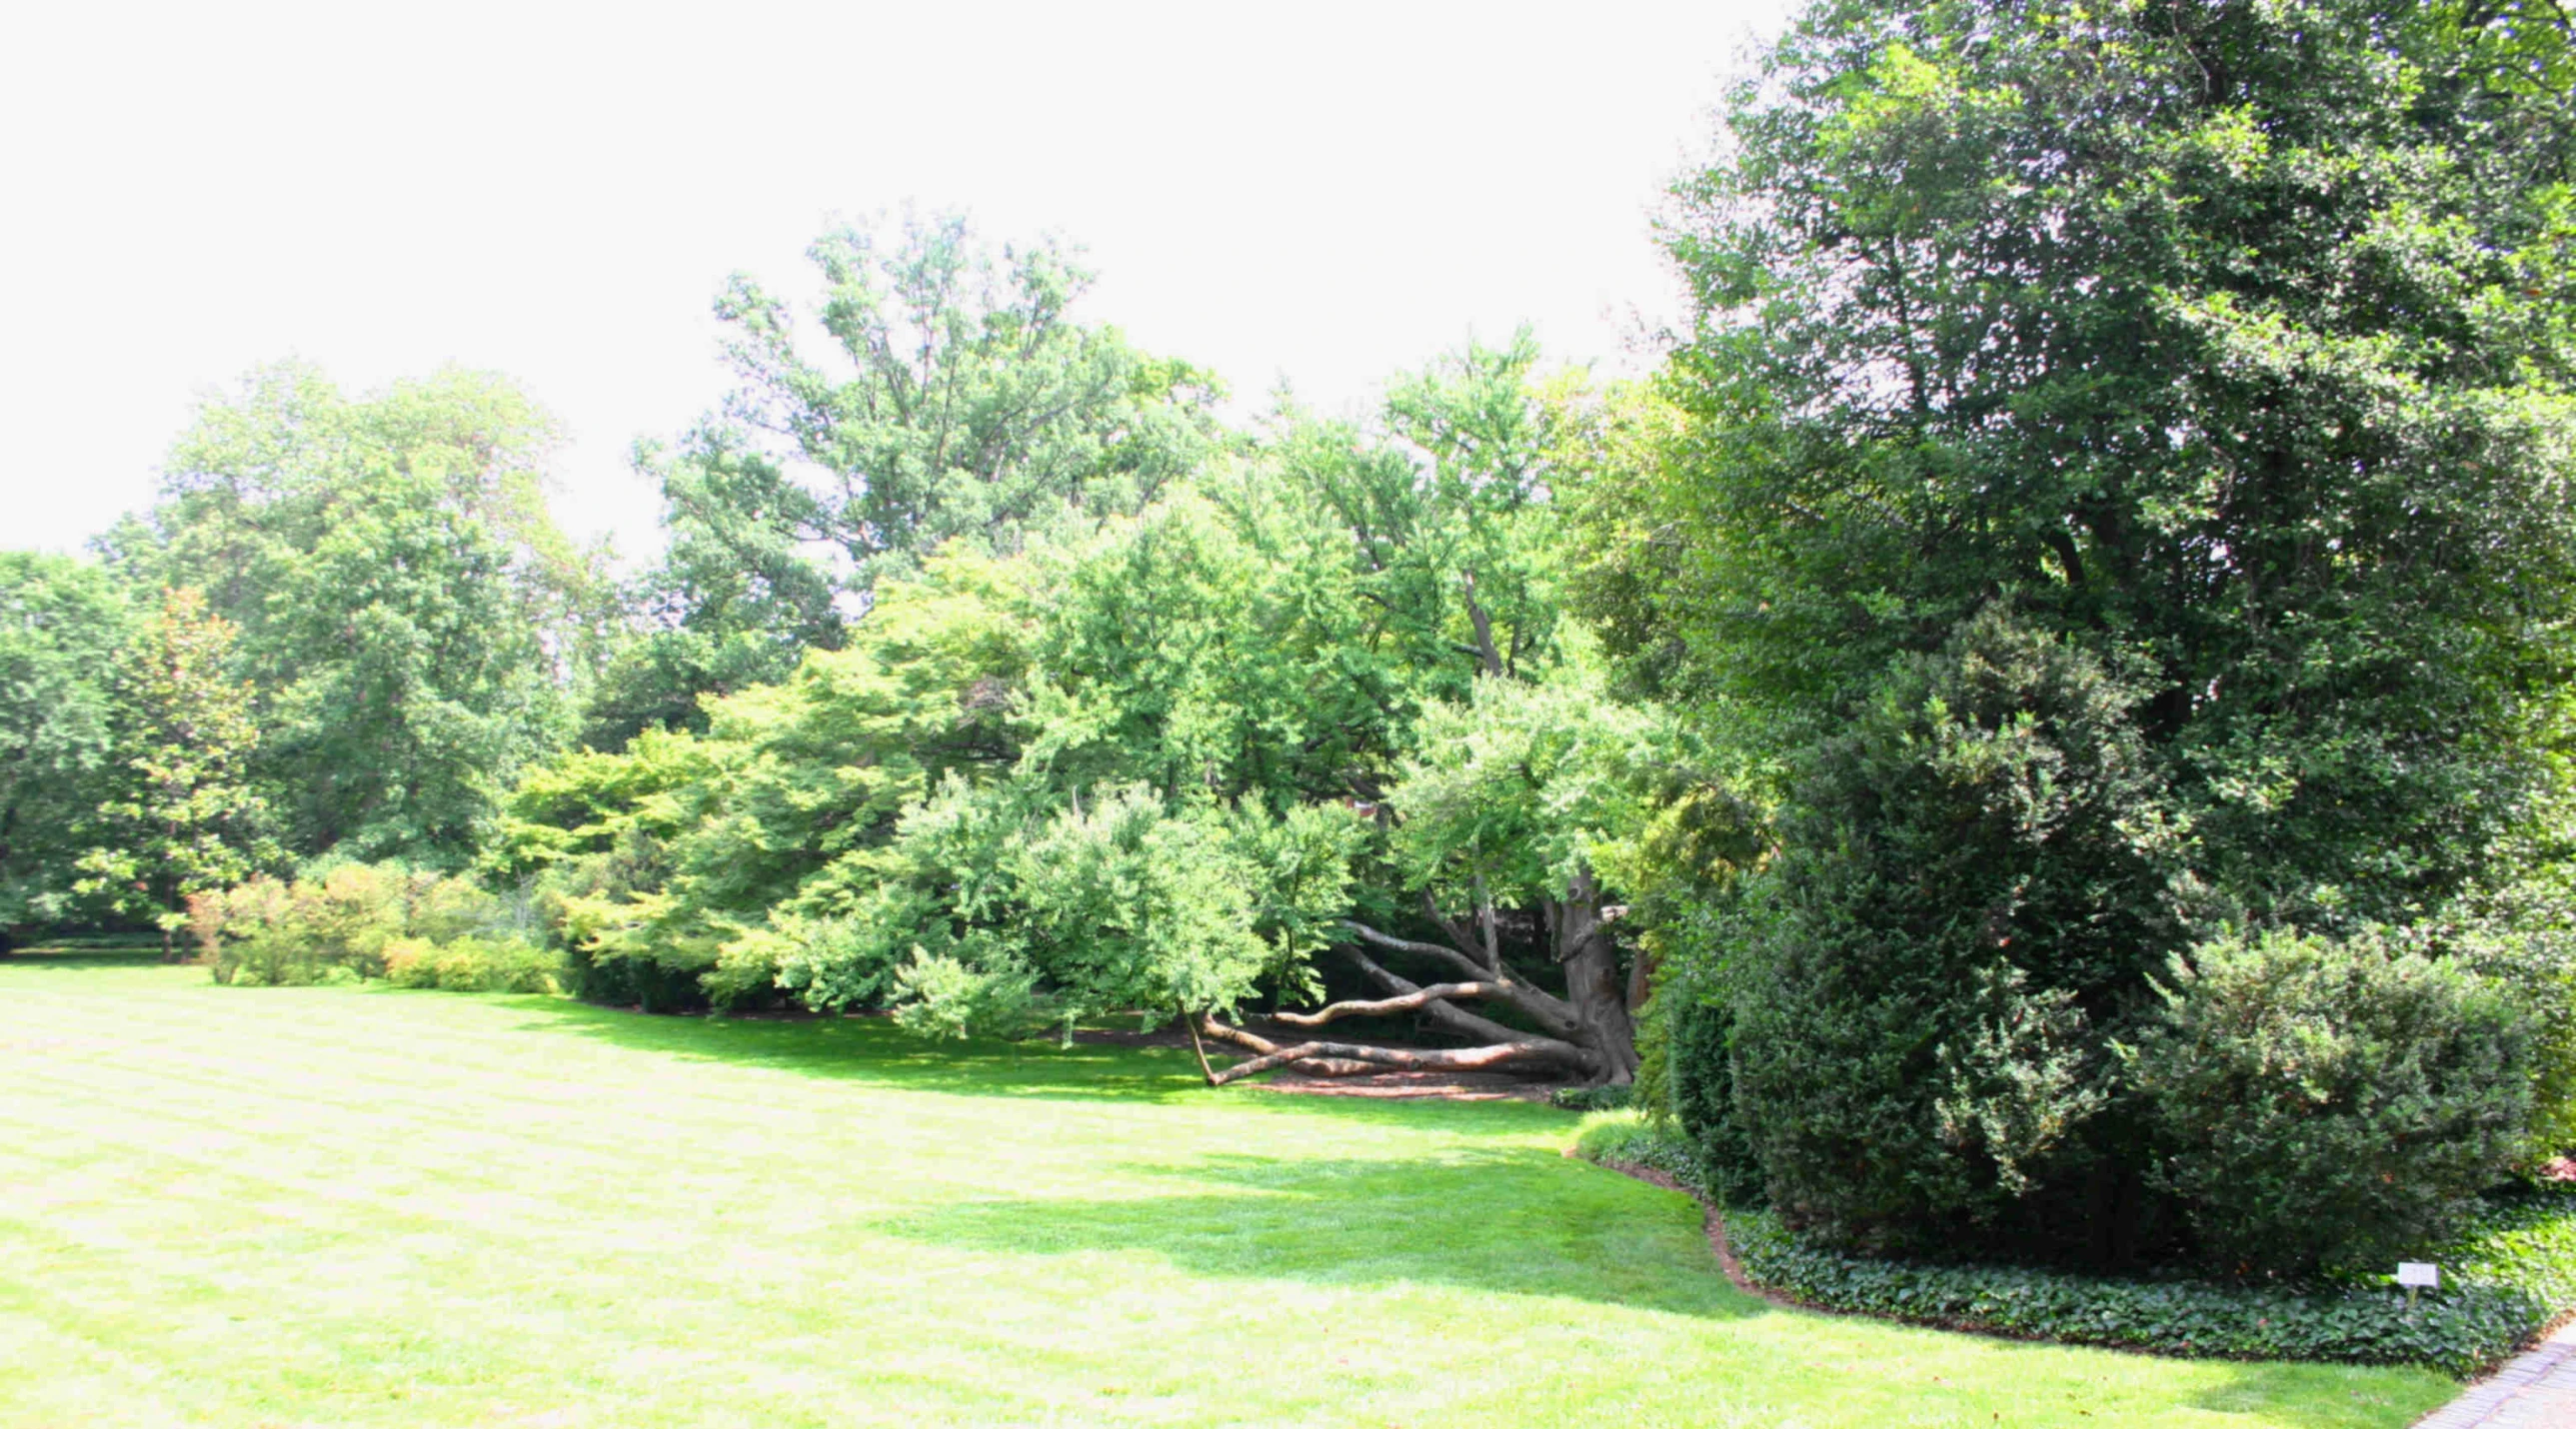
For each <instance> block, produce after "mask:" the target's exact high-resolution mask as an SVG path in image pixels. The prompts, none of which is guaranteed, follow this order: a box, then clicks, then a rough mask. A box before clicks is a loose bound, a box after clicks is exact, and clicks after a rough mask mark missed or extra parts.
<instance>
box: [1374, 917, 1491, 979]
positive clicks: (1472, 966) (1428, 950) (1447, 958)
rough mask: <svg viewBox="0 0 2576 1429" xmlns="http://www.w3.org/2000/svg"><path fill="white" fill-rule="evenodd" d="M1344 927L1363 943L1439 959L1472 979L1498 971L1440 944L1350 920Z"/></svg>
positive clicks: (1488, 975) (1484, 976)
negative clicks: (1417, 939) (1386, 931)
mask: <svg viewBox="0 0 2576 1429" xmlns="http://www.w3.org/2000/svg"><path fill="white" fill-rule="evenodd" d="M1342 926H1343V927H1344V928H1346V929H1348V930H1350V932H1351V933H1352V934H1353V935H1354V936H1356V937H1358V938H1360V939H1362V940H1363V941H1366V942H1371V943H1375V944H1377V945H1378V946H1379V947H1381V948H1386V949H1389V950H1390V951H1393V952H1399V953H1418V954H1420V955H1421V956H1423V957H1426V958H1438V959H1439V960H1440V961H1442V962H1444V963H1447V964H1449V965H1450V966H1451V967H1454V968H1456V969H1458V970H1459V971H1461V972H1463V973H1465V974H1467V976H1469V977H1471V978H1478V979H1482V978H1487V977H1491V976H1492V975H1493V974H1494V972H1495V971H1496V970H1495V969H1493V968H1489V967H1485V966H1483V965H1482V964H1480V963H1478V962H1477V961H1476V960H1475V959H1474V958H1471V957H1469V956H1467V955H1466V954H1465V953H1463V952H1460V951H1459V950H1458V949H1456V948H1449V947H1443V946H1441V945H1440V944H1438V943H1417V942H1415V941H1413V940H1412V939H1411V938H1399V937H1396V936H1395V935H1393V934H1391V933H1381V932H1379V931H1378V930H1377V929H1375V928H1372V927H1370V926H1369V925H1368V924H1366V923H1357V922H1353V921H1352V920H1350V919H1348V918H1345V919H1343V920H1342Z"/></svg>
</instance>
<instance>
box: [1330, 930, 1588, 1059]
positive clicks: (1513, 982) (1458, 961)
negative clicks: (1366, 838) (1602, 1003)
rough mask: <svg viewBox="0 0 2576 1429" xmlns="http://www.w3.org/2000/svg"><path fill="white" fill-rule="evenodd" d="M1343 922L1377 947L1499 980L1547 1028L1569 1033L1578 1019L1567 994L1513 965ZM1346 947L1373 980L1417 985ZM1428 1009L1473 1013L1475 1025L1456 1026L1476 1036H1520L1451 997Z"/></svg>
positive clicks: (1439, 1014)
mask: <svg viewBox="0 0 2576 1429" xmlns="http://www.w3.org/2000/svg"><path fill="white" fill-rule="evenodd" d="M1342 926H1343V927H1344V928H1347V929H1349V930H1350V931H1351V932H1352V933H1353V934H1355V935H1357V936H1358V937H1359V938H1360V939H1361V940H1362V941H1363V942H1368V943H1374V944H1376V945H1377V946H1378V947H1381V948H1388V949H1391V950H1393V951H1395V952H1399V953H1418V954H1420V955H1422V956H1424V957H1431V958H1438V959H1440V960H1441V961H1443V962H1446V963H1448V964H1450V965H1451V966H1453V967H1458V968H1463V969H1465V970H1466V971H1467V972H1468V973H1470V974H1472V975H1474V980H1475V981H1478V982H1491V983H1493V984H1495V985H1496V986H1497V987H1499V988H1500V989H1501V992H1500V993H1499V994H1498V995H1499V996H1501V997H1502V998H1503V999H1504V1000H1505V1001H1507V1002H1509V1003H1511V1004H1512V1005H1513V1006H1514V1007H1517V1008H1519V1009H1520V1010H1521V1011H1523V1012H1526V1013H1528V1014H1529V1015H1530V1016H1531V1017H1532V1018H1533V1019H1535V1020H1536V1021H1537V1022H1538V1024H1539V1025H1540V1026H1541V1027H1543V1028H1545V1029H1546V1030H1547V1031H1548V1032H1549V1033H1551V1034H1553V1035H1555V1036H1559V1037H1562V1036H1564V1035H1566V1034H1567V1033H1569V1032H1572V1031H1573V1030H1574V1029H1575V1027H1576V1025H1577V1023H1576V1018H1575V1015H1574V1009H1573V1007H1572V1006H1570V1005H1568V1004H1567V1003H1566V1002H1565V1000H1564V999H1562V998H1559V997H1554V996H1551V995H1549V994H1547V993H1544V992H1541V991H1540V990H1538V989H1537V988H1534V987H1532V986H1530V985H1529V984H1528V983H1525V982H1523V981H1521V980H1520V979H1519V978H1516V977H1513V976H1512V975H1511V974H1510V973H1509V972H1508V971H1505V970H1502V969H1495V968H1482V967H1478V966H1477V965H1476V961H1475V959H1473V958H1471V957H1469V956H1468V955H1467V954H1465V953H1463V952H1460V951H1458V950H1457V949H1455V948H1444V947H1442V946H1441V945H1440V944H1438V943H1417V942H1415V941H1413V940H1412V939H1410V938H1398V937H1394V936H1392V935H1390V934H1386V933H1381V932H1379V931H1378V930H1377V929H1375V928H1372V927H1370V926H1368V925H1367V924H1365V923H1356V922H1353V921H1351V920H1350V919H1347V918H1345V919H1343V920H1342ZM1342 952H1343V954H1344V956H1346V957H1349V958H1350V959H1351V960H1352V961H1353V962H1356V963H1358V964H1359V966H1360V971H1362V972H1364V973H1367V974H1368V975H1369V977H1370V978H1371V979H1372V980H1374V981H1375V982H1376V983H1377V984H1378V985H1379V986H1380V987H1383V988H1385V989H1386V990H1387V991H1389V992H1391V993H1395V994H1397V995H1403V994H1406V993H1410V992H1413V991H1416V986H1415V984H1413V983H1411V982H1409V981H1407V980H1405V979H1403V978H1400V977H1397V976H1396V975H1395V974H1393V973H1391V972H1388V971H1387V970H1386V969H1385V968H1382V967H1380V966H1378V964H1377V963H1376V962H1375V961H1374V960H1372V959H1371V958H1369V957H1368V956H1366V955H1365V954H1363V953H1361V952H1360V950H1359V949H1357V948H1354V947H1350V946H1348V945H1347V944H1346V945H1344V946H1343V948H1342ZM1423 1010H1424V1011H1425V1012H1428V1013H1430V1014H1431V1016H1432V1017H1433V1018H1435V1019H1437V1020H1441V1021H1444V1022H1446V1021H1449V1020H1450V1019H1449V1018H1448V1017H1446V1016H1444V1014H1455V1015H1456V1016H1457V1017H1461V1018H1469V1019H1472V1021H1473V1022H1474V1023H1476V1024H1477V1025H1476V1026H1474V1027H1466V1026H1460V1027H1458V1028H1457V1030H1459V1031H1462V1032H1465V1033H1466V1034H1467V1035H1468V1036H1471V1037H1490V1038H1497V1039H1503V1038H1512V1037H1517V1036H1519V1035H1520V1033H1518V1032H1517V1031H1514V1030H1512V1029H1510V1028H1506V1027H1503V1026H1502V1025H1501V1024H1500V1023H1494V1022H1487V1021H1485V1019H1483V1018H1481V1017H1476V1016H1475V1015H1474V1014H1472V1013H1468V1012H1463V1011H1460V1010H1459V1009H1457V1008H1454V1007H1451V1006H1449V1005H1448V1004H1447V1003H1432V1004H1430V1005H1428V1006H1426V1007H1425V1008H1424V1009H1423Z"/></svg>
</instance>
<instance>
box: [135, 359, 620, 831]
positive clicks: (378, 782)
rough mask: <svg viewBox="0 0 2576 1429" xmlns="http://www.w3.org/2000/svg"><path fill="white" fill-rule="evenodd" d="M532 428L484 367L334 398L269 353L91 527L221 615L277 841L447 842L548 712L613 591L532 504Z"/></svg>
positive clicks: (598, 631) (505, 780)
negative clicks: (136, 509) (257, 730)
mask: <svg viewBox="0 0 2576 1429" xmlns="http://www.w3.org/2000/svg"><path fill="white" fill-rule="evenodd" d="M552 432H553V427H552V424H551V422H550V421H549V419H548V418H547V417H546V416H545V414H544V413H543V412H541V411H540V410H538V408H537V407H536V406H535V404H534V403H532V402H530V401H529V399H528V398H527V396H526V395H525V394H524V393H522V392H521V391H520V390H519V389H518V388H517V387H515V386H513V385H511V384H510V383H509V382H507V381H505V380H503V379H500V378H497V377H492V376H489V375H485V374H478V373H468V372H459V371H450V372H444V373H441V374H439V375H437V376H435V377H432V378H429V379H427V380H425V381H418V382H403V383H397V384H395V385H394V386H393V387H391V388H389V389H388V390H386V391H385V392H383V393H381V394H378V395H376V396H373V397H366V398H351V397H348V396H346V395H344V394H343V393H341V392H340V391H339V390H338V389H337V388H336V387H334V386H333V385H332V384H331V383H330V382H328V381H327V380H325V379H324V378H323V377H322V375H321V374H320V373H318V372H316V371H314V370H313V369H311V368H308V367H301V366H295V365H291V364H290V365H285V366H280V367H274V368H270V369H266V370H264V371H261V372H259V373H256V374H254V375H253V377H252V378H251V380H250V381H249V383H248V384H247V385H246V386H245V388H244V389H243V390H242V391H241V392H240V393H239V394H238V395H236V396H234V397H231V398H228V399H224V400H219V401H215V402H212V403H209V404H208V405H207V406H206V407H205V408H204V409H203V410H202V411H201V412H200V413H199V415H198V419H197V422H196V425H195V426H194V427H192V428H191V429H190V430H189V431H188V432H187V433H186V434H185V435H184V436H182V437H181V438H180V440H179V442H178V444H177V445H176V446H175V447H174V448H173V449H172V451H171V454H170V458H169V461H168V462H167V464H166V466H165V475H164V477H163V483H162V498H161V501H160V503H159V505H158V506H156V507H155V508H154V510H153V511H152V513H151V515H150V516H149V517H148V518H147V519H146V520H144V521H140V522H133V523H129V524H128V525H126V526H125V527H123V528H121V529H120V530H119V531H118V532H117V533H116V534H115V535H114V536H113V537H112V538H111V545H112V546H113V548H114V549H115V550H116V551H117V553H118V555H119V557H120V559H121V560H123V561H124V562H125V563H126V564H127V565H128V566H129V567H130V568H131V569H132V570H133V571H134V572H135V573H136V574H137V575H138V576H140V577H142V578H144V579H146V580H151V581H157V582H161V583H165V584H171V585H190V586H195V587H198V588H201V589H203V590H204V591H205V592H206V600H207V604H208V607H209V609H211V610H213V611H214V612H216V613H217V614H220V615H222V616H223V617H224V618H225V619H227V620H229V621H231V622H232V623H233V624H234V625H236V626H238V627H239V628H240V631H241V636H240V640H239V643H238V646H237V648H236V649H235V651H234V654H233V657H232V658H233V659H234V662H235V664H236V666H237V668H238V670H239V672H240V673H241V674H243V675H245V676H247V677H248V678H249V679H250V680H251V682H252V684H253V686H254V687H255V688H256V689H257V691H258V692H259V698H260V701H261V718H262V721H263V724H264V726H265V737H264V738H263V740H262V742H261V745H260V747H259V750H258V753H257V755H256V757H255V759H254V761H253V764H252V775H253V778H254V779H255V781H256V783H257V784H258V786H259V788H260V789H261V790H262V791H263V793H264V794H265V795H266V796H267V797H268V798H269V800H270V801H271V803H272V804H273V805H274V807H275V809H276V811H277V815H278V819H279V823H280V832H281V833H282V835H283V836H284V838H285V839H286V841H287V843H288V845H289V846H290V847H291V848H292V849H293V850H295V851H296V852H298V853H300V854H307V855H310V854H315V853H320V852H322V851H325V850H334V849H336V850H340V851H343V852H347V853H350V854H353V855H356V856H359V857H366V858H385V857H393V858H409V859H416V860H421V861H424V862H429V863H437V864H455V863H459V862H462V861H463V860H465V859H467V858H469V857H470V856H471V855H472V853H473V851H474V850H475V848H476V847H477V844H478V841H479V840H480V838H481V837H482V836H483V834H484V832H485V831H486V826H487V823H488V821H489V820H490V818H491V817H492V813H493V808H494V804H495V801H496V800H497V798H498V796H499V794H500V793H501V792H502V791H504V790H506V789H507V788H508V787H509V786H510V785H511V784H512V783H513V782H515V780H516V776H517V773H518V771H519V770H520V769H521V768H522V767H524V766H525V765H527V764H528V763H529V762H530V761H532V760H534V759H537V758H539V757H541V756H543V755H545V754H547V753H550V752H551V751H552V750H553V749H554V748H556V747H557V746H558V745H559V744H560V743H561V742H562V741H563V739H564V738H565V737H566V736H567V734H568V732H569V726H570V723H571V720H572V717H573V714H574V711H575V707H576V704H577V698H578V693H579V691H578V686H579V685H580V684H581V683H582V682H583V680H584V679H585V678H586V676H587V674H588V672H589V671H590V670H591V669H592V668H594V667H595V665H596V664H597V662H598V658H599V656H600V653H601V647H602V643H603V641H604V640H605V638H606V633H607V632H606V627H607V625H608V623H609V606H610V601H611V597H612V593H611V591H610V588H609V586H608V584H607V582H606V581H605V579H604V578H603V575H602V573H601V570H600V566H599V560H598V557H597V554H596V553H595V552H590V551H584V550H581V549H578V548H576V547H575V546H574V545H573V544H572V543H571V542H569V541H568V540H566V539H565V538H564V536H563V534H562V533H561V532H560V531H559V530H557V529H556V527H555V526H554V524H553V522H552V520H551V519H550V518H549V517H548V515H547V511H546V505H545V499H544V488H543V469H542V465H541V463H542V461H543V459H544V455H545V452H546V450H547V447H548V444H549V443H550V441H551V440H552Z"/></svg>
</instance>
